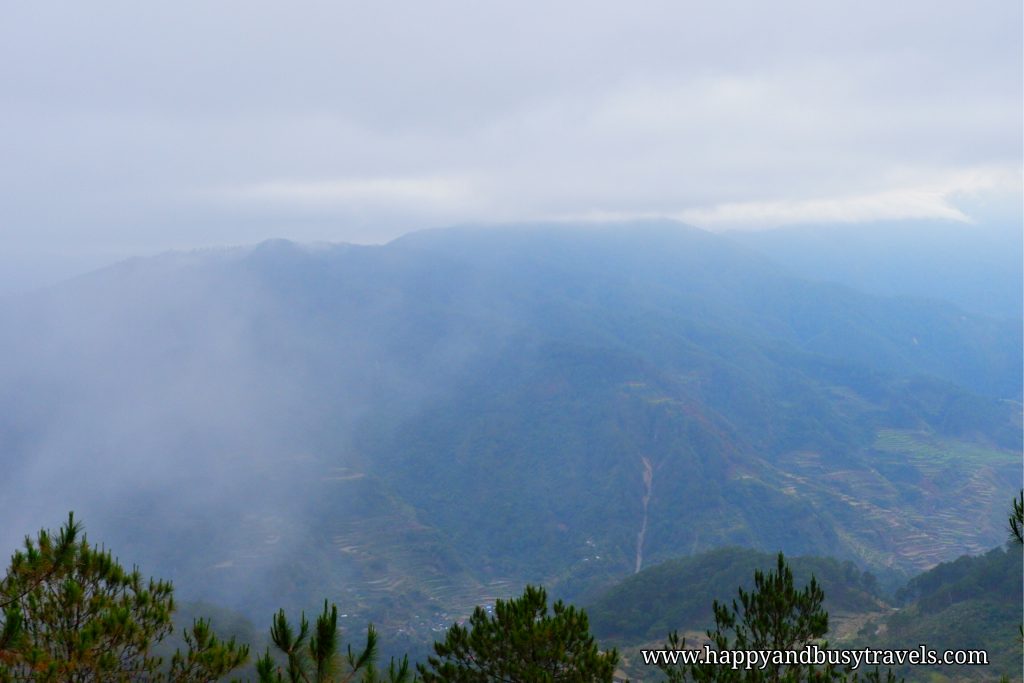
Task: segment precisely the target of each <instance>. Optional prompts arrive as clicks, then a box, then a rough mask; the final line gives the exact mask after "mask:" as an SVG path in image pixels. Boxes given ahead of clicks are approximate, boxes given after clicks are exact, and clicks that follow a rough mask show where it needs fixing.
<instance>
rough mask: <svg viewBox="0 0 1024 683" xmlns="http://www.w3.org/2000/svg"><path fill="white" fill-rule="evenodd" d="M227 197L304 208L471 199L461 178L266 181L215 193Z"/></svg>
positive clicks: (423, 205) (429, 204)
mask: <svg viewBox="0 0 1024 683" xmlns="http://www.w3.org/2000/svg"><path fill="white" fill-rule="evenodd" d="M217 194H218V195H219V196H220V197H222V198H224V199H227V200H229V201H238V202H254V203H270V204H275V205H278V206H285V207H292V208H295V209H304V208H330V207H345V206H350V205H353V204H361V205H362V204H369V205H374V204H377V205H384V206H391V205H394V204H396V203H397V204H402V205H408V206H410V207H412V208H418V209H423V210H434V209H437V208H453V207H461V206H464V205H465V204H466V203H467V202H469V201H471V198H472V196H473V189H472V184H471V181H469V180H467V179H463V178H441V177H433V178H431V177H426V178H337V179H323V180H305V181H269V182H262V183H255V184H252V185H246V186H242V187H237V188H229V189H227V190H224V191H221V192H219V193H217Z"/></svg>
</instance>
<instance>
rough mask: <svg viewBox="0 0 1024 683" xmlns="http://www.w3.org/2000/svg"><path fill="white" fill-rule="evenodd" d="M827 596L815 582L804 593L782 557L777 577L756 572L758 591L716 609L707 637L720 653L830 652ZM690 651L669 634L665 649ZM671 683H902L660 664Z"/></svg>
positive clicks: (821, 670)
mask: <svg viewBox="0 0 1024 683" xmlns="http://www.w3.org/2000/svg"><path fill="white" fill-rule="evenodd" d="M824 600H825V593H824V591H822V589H821V587H820V586H819V585H818V582H817V580H816V579H815V578H814V577H813V576H812V577H811V581H810V583H809V584H807V585H806V586H805V587H804V588H802V589H800V590H797V588H796V587H795V585H794V583H793V572H792V570H790V568H789V565H787V564H786V561H785V558H784V557H783V555H782V553H779V556H778V561H777V564H776V569H775V571H770V572H768V573H767V574H766V573H764V572H762V571H760V570H757V571H755V572H754V590H753V591H751V592H748V591H746V590H744V589H743V588H740V589H739V600H738V601H737V600H735V599H734V600H733V601H732V602H731V603H730V604H723V603H720V602H718V601H717V600H715V601H714V603H713V611H714V616H715V628H714V630H713V631H708V632H707V635H708V638H710V640H711V642H712V643H713V645H714V647H715V649H717V650H718V651H719V652H723V651H725V650H733V651H736V650H743V651H750V650H802V649H803V648H804V647H805V646H807V645H809V644H811V643H814V642H817V643H818V645H819V647H821V648H822V649H825V648H827V647H828V643H827V642H824V641H822V640H821V639H822V638H823V637H824V636H825V634H826V633H827V632H828V612H826V611H825V609H824V608H823V606H822V605H823V603H824ZM685 646H686V641H685V639H681V638H680V637H679V635H678V633H676V632H673V633H670V634H669V637H668V643H666V645H665V648H666V649H670V650H679V649H682V648H684V647H685ZM658 666H659V668H660V669H661V670H662V671H663V672H664V673H665V675H666V677H667V679H668V681H670V682H671V683H683V682H684V681H691V680H692V681H697V682H711V681H714V682H724V681H743V682H744V683H761V682H764V681H773V682H775V681H777V682H786V683H798V682H801V681H850V682H851V683H855V682H856V681H860V680H864V681H866V682H867V683H881V682H885V683H896V680H897V679H896V677H895V676H894V675H893V674H892V672H886V673H885V674H882V673H881V671H880V670H877V669H876V670H875V671H871V672H867V673H866V674H865V675H864V677H863V678H861V676H860V674H859V673H856V672H846V671H842V670H840V669H838V668H836V667H832V666H829V665H823V666H814V665H781V664H773V663H769V664H768V666H767V667H766V668H765V669H758V668H756V667H755V668H753V669H744V668H742V667H740V668H739V669H733V668H732V667H731V666H729V665H724V666H723V665H716V664H710V663H701V664H696V665H691V666H686V667H681V666H672V665H668V664H659V665H658Z"/></svg>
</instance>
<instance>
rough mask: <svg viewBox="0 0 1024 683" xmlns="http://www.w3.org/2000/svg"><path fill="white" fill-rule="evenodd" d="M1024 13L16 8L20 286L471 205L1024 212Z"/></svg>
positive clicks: (397, 227)
mask: <svg viewBox="0 0 1024 683" xmlns="http://www.w3.org/2000/svg"><path fill="white" fill-rule="evenodd" d="M1022 34H1024V30H1022V10H1021V3H1019V2H1014V1H1012V0H996V1H985V0H981V1H978V2H942V1H935V0H927V1H917V0H904V1H901V2H899V3H892V2H866V1H863V0H858V1H856V2H853V1H850V2H841V1H837V2H827V3H823V2H817V1H807V2H798V1H791V0H779V1H777V2H772V3H763V2H730V1H720V2H680V1H678V0H675V1H671V2H658V1H656V0H652V1H650V2H646V1H642V2H631V3H625V2H621V1H620V2H601V1H594V2H570V1H566V2H545V3H531V2H523V1H522V0H518V1H516V2H504V1H502V0H495V1H489V2H473V1H469V0H467V1H448V0H438V1H431V2H423V1H422V0H419V1H409V2H400V1H395V2H375V3H369V2H337V1H336V2H289V3H284V2H264V1H262V0H247V1H245V2H230V1H224V2H217V3H209V2H196V1H192V0H176V1H175V2H173V3H172V2H166V3H138V2H129V1H124V2H110V1H104V0H96V1H95V2H89V3H73V2H49V1H47V0H40V1H39V2H31V3H29V2H7V3H3V4H2V5H0V159H2V162H0V293H8V292H13V291H20V290H23V289H25V288H31V287H37V286H41V285H44V284H46V283H48V282H51V281H55V280H58V279H61V278H64V277H68V276H70V275H73V274H76V273H78V272H82V271H85V270H89V269H92V268H96V267H99V266H102V265H105V264H107V263H110V262H113V261H117V260H120V259H123V258H127V257H129V256H134V255H147V254H152V253H158V252H160V251H164V250H167V249H187V248H197V247H205V246H213V245H228V244H245V243H253V242H257V241H261V240H263V239H268V238H272V237H284V238H289V239H294V240H299V241H325V240H326V241H346V242H359V243H380V242H385V241H387V240H389V239H392V238H394V237H396V236H398V235H401V234H404V233H406V232H409V231H412V230H416V229H421V228H426V227H436V226H443V225H449V224H455V223H482V222H518V221H530V220H581V219H584V220H613V219H620V218H634V217H650V216H667V217H671V218H677V219H679V220H682V221H685V222H688V223H691V224H694V225H697V226H699V227H703V228H707V229H712V230H728V229H761V228H767V227H772V226H776V225H785V224H803V223H835V222H854V223H870V222H871V221H877V220H892V219H904V218H906V219H929V220H941V221H953V222H959V223H962V224H963V225H964V226H965V229H967V226H970V225H973V224H977V223H978V222H979V221H982V222H983V221H984V220H985V215H986V212H991V211H994V210H995V209H993V207H1003V208H1005V207H1007V206H1009V207H1011V208H1012V209H1013V210H1012V211H1011V213H1014V214H1015V212H1017V211H1018V210H1019V208H1020V204H1021V194H1022V192H1021V164H1022V123H1021V122H1022V120H1024V107H1022V98H1024V95H1022V81H1024V76H1022ZM1000 210H1001V209H1000Z"/></svg>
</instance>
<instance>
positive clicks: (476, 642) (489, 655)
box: [417, 586, 618, 683]
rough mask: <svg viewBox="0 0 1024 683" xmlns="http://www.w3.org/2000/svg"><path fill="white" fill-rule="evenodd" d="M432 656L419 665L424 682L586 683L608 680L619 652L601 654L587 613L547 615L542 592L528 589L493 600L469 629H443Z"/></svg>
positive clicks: (559, 606)
mask: <svg viewBox="0 0 1024 683" xmlns="http://www.w3.org/2000/svg"><path fill="white" fill-rule="evenodd" d="M434 652H435V654H436V656H431V657H429V658H428V665H422V664H420V665H418V666H417V669H418V670H419V674H420V676H421V677H422V678H423V681H424V683H494V682H507V683H512V682H521V681H530V682H531V683H534V682H535V683H556V682H557V683H590V682H598V681H603V682H606V681H611V680H612V676H613V675H614V672H615V666H616V664H617V663H618V653H617V652H616V651H615V650H612V651H611V652H601V651H600V650H599V649H598V647H597V643H596V641H595V640H594V637H593V636H592V635H591V634H590V626H589V623H588V621H587V615H586V612H584V611H583V610H578V609H576V608H575V607H572V606H567V605H565V604H563V603H562V602H561V601H558V602H556V603H555V604H554V606H553V608H552V611H551V613H550V614H549V613H548V607H547V593H546V592H545V590H544V589H543V588H535V587H532V586H527V588H526V591H525V592H524V593H523V595H522V597H520V598H517V599H512V600H508V601H504V600H498V601H497V602H496V604H495V606H494V614H493V616H492V615H489V614H488V613H487V612H486V611H485V610H484V609H483V608H481V607H477V608H476V610H475V611H474V612H473V615H472V616H471V617H470V619H469V627H468V628H466V627H463V626H460V625H458V624H454V625H452V627H451V628H450V629H449V630H448V633H447V636H446V637H445V640H444V642H438V643H434Z"/></svg>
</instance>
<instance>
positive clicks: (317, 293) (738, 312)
mask: <svg viewBox="0 0 1024 683" xmlns="http://www.w3.org/2000/svg"><path fill="white" fill-rule="evenodd" d="M0 321H2V325H0V328H2V329H6V330H15V329H16V330H18V331H19V334H18V335H4V336H0V357H3V358H5V359H8V362H7V363H5V364H3V365H2V366H0V437H2V440H3V443H4V444H5V448H4V449H3V451H2V452H0V465H2V466H3V468H4V471H5V474H6V475H7V476H6V477H4V478H3V479H2V480H0V495H2V496H4V497H5V498H7V499H9V500H14V501H16V505H15V506H14V507H15V508H16V509H17V510H18V514H19V517H18V518H16V519H13V520H12V521H11V529H10V533H11V534H12V537H11V538H7V539H5V540H4V542H6V543H10V544H11V545H13V544H14V543H16V542H17V541H18V538H17V537H15V535H16V534H20V533H21V529H22V528H35V527H39V526H42V525H45V524H47V523H52V522H51V521H50V520H54V519H60V518H61V517H62V516H63V515H64V514H66V511H67V509H68V508H74V509H75V510H76V511H77V512H80V513H81V514H82V515H84V516H85V517H87V518H88V519H90V520H93V521H92V522H91V524H92V527H93V528H95V529H96V530H97V533H98V534H100V536H101V537H102V538H104V539H109V542H110V543H111V544H112V545H113V546H115V547H117V548H119V549H122V552H124V553H125V554H126V556H130V557H132V558H136V559H137V561H138V562H139V564H140V565H141V566H143V567H160V568H162V569H161V571H163V572H166V574H167V576H168V578H171V579H173V580H174V581H175V583H176V585H177V586H178V587H179V589H180V590H181V591H182V594H183V595H184V596H185V597H189V598H196V599H206V600H212V601H216V602H218V603H220V604H224V605H226V606H228V607H232V608H235V609H240V610H243V611H244V612H245V613H246V615H247V616H249V617H250V618H251V619H252V620H253V622H254V623H261V620H263V619H265V618H266V616H265V615H266V614H268V613H270V612H272V611H273V610H275V609H277V607H280V606H284V607H286V608H287V609H289V610H295V609H301V608H308V607H309V606H310V604H311V601H318V600H320V599H322V598H323V597H328V598H329V599H331V600H334V601H336V602H338V604H339V606H340V607H341V612H342V617H341V620H342V623H343V624H349V623H351V624H365V623H366V622H367V621H373V622H374V623H376V624H378V625H379V626H380V627H381V630H382V632H384V633H389V634H392V635H390V636H388V637H390V638H393V639H394V640H395V642H397V643H399V645H398V646H397V647H400V648H401V649H410V648H413V647H416V646H417V645H416V644H417V643H418V644H422V643H425V642H429V641H430V640H432V638H433V636H434V635H436V630H437V629H440V628H443V626H444V624H446V623H450V622H451V621H452V620H454V619H457V618H461V617H465V616H467V615H468V613H469V611H470V610H471V609H472V607H473V606H474V605H477V604H487V603H489V602H491V601H493V600H494V599H495V598H497V597H507V596H510V595H513V594H515V593H516V592H518V591H519V590H521V588H522V586H523V585H524V584H525V583H527V582H534V583H542V584H544V585H546V586H549V587H550V588H551V590H552V592H553V593H557V594H558V595H561V596H564V597H567V598H570V599H577V598H582V597H586V596H592V595H596V593H597V592H598V591H599V590H600V589H601V588H603V587H605V586H608V585H610V584H612V583H614V582H615V581H617V580H619V579H622V578H624V577H626V576H628V575H630V574H633V573H635V572H636V571H637V569H643V568H644V567H647V566H650V565H651V564H653V563H657V562H659V561H662V560H668V559H672V558H677V557H679V556H681V555H688V554H694V553H699V552H702V551H707V550H713V549H716V548H721V547H723V546H730V545H731V546H744V547H751V548H755V549H759V550H763V551H769V552H773V551H775V550H777V549H782V550H784V551H785V552H786V553H787V555H812V554H814V555H830V556H835V557H839V558H842V559H843V560H847V559H849V560H854V561H856V562H857V563H858V565H859V566H863V567H869V568H872V569H873V570H874V572H875V573H876V574H878V575H879V576H885V575H894V574H900V573H902V574H907V575H909V574H911V573H913V572H916V571H918V570H920V569H924V568H926V567H929V566H932V565H934V564H935V563H937V562H941V561H943V560H948V559H951V558H953V557H956V556H958V555H960V554H963V553H964V552H981V551H982V550H984V549H985V548H989V547H991V546H992V545H993V544H994V543H997V542H999V540H1001V539H1002V537H1003V535H1004V531H1003V524H1004V519H1003V518H1004V512H1005V511H1004V509H1003V508H1004V506H1005V501H1006V500H1008V499H1009V498H1010V497H1011V496H1012V494H1013V493H1014V486H1015V484H1014V483H1013V482H1015V481H1016V480H1017V479H1019V468H1020V458H1021V453H1020V435H1021V421H1020V412H1019V404H1018V403H1015V402H1014V401H1018V400H1019V398H1020V395H1021V379H1020V378H1021V358H1020V354H1019V349H1020V346H1021V334H1020V330H1019V328H1018V327H1017V326H1014V325H1011V324H1008V323H1005V322H1003V321H1000V320H996V319H991V318H986V317H984V316H979V315H974V314H969V313H966V312H963V311H960V310H958V309H956V308H954V307H952V306H950V305H948V304H941V303H928V302H921V301H909V300H896V299H887V298H882V297H877V296H868V295H864V294H861V293H858V292H856V291H854V290H851V289H846V288H842V287H837V286H834V285H822V284H816V283H812V282H809V281H805V280H801V279H799V278H797V277H793V276H791V275H789V274H787V273H786V271H784V270H783V269H782V268H780V267H778V266H776V265H774V264H772V263H771V262H769V261H767V260H766V259H764V258H762V257H760V256H758V255H757V254H755V253H754V252H751V251H748V250H745V249H742V248H740V247H737V246H736V245H735V244H734V243H732V242H730V241H729V240H727V239H724V238H721V237H718V236H715V235H712V234H709V233H705V232H702V231H699V230H695V229H692V228H687V227H685V226H679V225H675V224H630V225H615V226H607V227H604V228H600V229H590V230H585V229H581V228H574V227H566V226H561V227H552V226H541V227H538V226H533V227H530V226H519V227H513V228H505V229H493V230H479V231H474V230H461V229H460V230H446V231H428V232H424V233H419V234H415V235H410V236H408V237H406V238H403V239H400V240H397V241H396V242H394V243H391V244H389V245H385V246H381V247H355V246H351V245H336V246H324V247H316V248H313V247H303V246H300V245H295V244H292V243H288V242H283V241H272V242H267V243H263V244H261V245H258V246H256V247H253V248H247V249H237V250H224V251H213V252H209V253H196V254H178V255H175V254H172V255H167V256H164V257H159V258H156V259H142V260H136V261H132V262H127V263H124V264H120V265H119V266H116V267H113V268H110V269H107V270H104V271H101V272H98V273H95V274H92V275H89V276H86V277H83V278H80V279H79V280H77V281H75V282H73V283H69V284H67V285H65V286H62V287H57V288H54V289H52V290H48V291H45V292H40V293H37V294H34V295H31V296H26V297H23V298H19V299H16V300H11V301H7V302H4V303H3V305H2V306H0ZM23 340H27V341H23ZM109 368H117V372H110V371H108V369H109ZM26 491H31V492H34V493H33V494H32V495H31V496H28V497H27V496H25V495H24V492H26ZM111 500H116V501H118V504H117V505H116V506H112V505H110V501H111ZM5 531H7V530H6V529H5ZM345 615H347V616H345ZM399 651H401V650H399Z"/></svg>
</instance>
